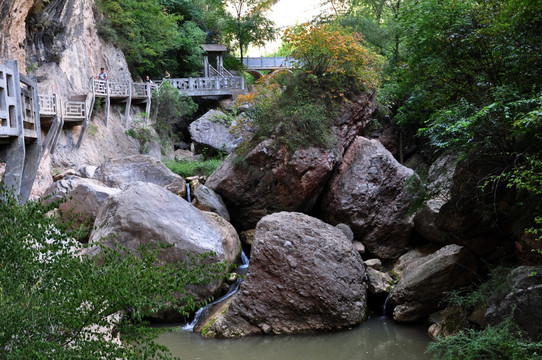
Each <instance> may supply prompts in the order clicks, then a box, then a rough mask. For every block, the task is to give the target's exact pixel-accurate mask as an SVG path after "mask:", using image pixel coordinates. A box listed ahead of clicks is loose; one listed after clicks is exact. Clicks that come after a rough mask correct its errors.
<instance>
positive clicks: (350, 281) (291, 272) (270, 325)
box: [207, 212, 367, 337]
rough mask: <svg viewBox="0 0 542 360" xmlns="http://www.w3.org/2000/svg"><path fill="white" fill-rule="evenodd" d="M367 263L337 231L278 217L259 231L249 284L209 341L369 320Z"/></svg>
mask: <svg viewBox="0 0 542 360" xmlns="http://www.w3.org/2000/svg"><path fill="white" fill-rule="evenodd" d="M364 279H365V270H364V265H363V261H362V259H361V257H360V255H359V254H358V253H357V251H356V250H355V249H354V248H353V246H352V243H351V242H350V241H348V240H347V239H346V237H345V235H344V234H343V233H342V232H341V231H340V230H339V229H337V228H335V227H333V226H331V225H329V224H326V223H324V222H322V221H320V220H318V219H316V218H312V217H310V216H307V215H304V214H300V213H289V212H280V213H275V214H272V215H268V216H266V217H264V218H263V219H262V220H261V221H260V222H259V223H258V225H257V227H256V234H255V239H254V243H253V245H252V253H251V258H250V267H249V270H248V276H247V278H246V280H245V281H244V282H243V283H242V284H241V288H240V290H239V292H238V293H237V295H236V297H235V298H234V299H233V301H232V303H231V305H230V307H229V308H228V310H227V311H226V313H225V314H224V315H222V316H220V317H218V319H217V320H216V321H215V322H214V323H213V324H212V325H210V327H209V328H208V331H207V335H210V336H218V337H236V336H245V335H252V334H267V333H273V334H286V333H299V332H313V331H323V330H332V329H341V328H346V327H349V326H352V325H355V324H359V323H361V322H362V321H363V320H364V319H365V315H366V311H367V304H366V296H367V285H366V283H365V280H364Z"/></svg>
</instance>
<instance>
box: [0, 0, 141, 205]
mask: <svg viewBox="0 0 542 360" xmlns="http://www.w3.org/2000/svg"><path fill="white" fill-rule="evenodd" d="M94 7H95V1H94V0H49V1H38V0H36V1H33V0H0V58H2V59H15V60H17V61H18V63H19V69H20V71H21V72H22V73H28V74H29V75H34V76H36V78H37V80H38V90H39V93H40V94H56V95H57V97H58V98H60V99H63V100H66V99H69V98H70V97H72V96H74V95H86V94H87V93H88V92H89V90H90V87H89V85H90V82H89V80H90V77H91V76H96V75H97V74H98V72H99V69H100V68H101V67H104V68H105V69H106V70H107V72H108V74H109V78H110V79H113V80H119V81H130V80H131V76H130V73H129V71H128V66H127V63H126V60H125V58H124V55H123V54H122V52H121V51H120V50H119V49H118V48H116V47H114V46H113V45H112V44H108V43H105V42H104V41H102V40H101V39H100V38H99V36H98V34H97V30H96V29H97V27H96V21H95V14H94V10H93V8H94ZM123 111H124V110H122V112H123ZM140 111H141V110H139V109H134V112H140ZM132 115H135V113H134V114H132ZM121 118H122V117H121V111H120V109H118V110H116V109H115V108H113V109H112V111H111V112H110V118H109V123H108V126H105V123H104V122H103V109H102V110H101V112H100V110H98V111H97V112H95V113H94V115H93V122H92V123H91V128H92V129H93V130H92V131H90V133H91V134H87V135H86V137H85V140H84V141H83V144H82V146H81V148H80V149H76V148H75V144H76V143H77V139H78V137H79V134H80V131H81V126H80V125H75V126H64V129H63V131H62V133H61V135H60V138H59V141H58V146H57V148H56V150H55V152H54V155H52V156H50V155H49V154H45V156H44V159H43V160H42V164H41V168H40V175H39V176H38V178H37V179H36V182H35V184H36V185H35V187H34V190H33V193H34V194H35V195H41V193H42V192H43V190H44V189H46V188H47V186H49V185H50V184H51V177H50V176H48V174H49V173H51V170H52V168H66V167H73V168H78V167H80V166H83V165H98V164H100V163H102V162H104V161H105V160H107V159H110V158H118V157H123V156H128V155H134V154H137V153H138V152H139V151H138V144H137V142H136V141H135V140H134V139H132V138H130V137H128V136H127V135H126V134H125V130H126V124H124V122H123V121H122V120H121ZM45 131H47V130H45Z"/></svg>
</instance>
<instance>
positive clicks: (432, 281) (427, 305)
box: [389, 245, 478, 321]
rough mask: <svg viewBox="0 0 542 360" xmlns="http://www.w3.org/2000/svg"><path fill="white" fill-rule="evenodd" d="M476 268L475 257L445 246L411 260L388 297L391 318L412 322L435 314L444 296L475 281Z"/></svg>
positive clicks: (466, 252)
mask: <svg viewBox="0 0 542 360" xmlns="http://www.w3.org/2000/svg"><path fill="white" fill-rule="evenodd" d="M477 268H478V265H477V260H476V257H475V256H474V255H473V254H472V253H471V252H470V251H469V250H468V249H467V248H465V247H463V246H459V245H447V246H445V247H443V248H441V249H440V250H438V251H436V252H434V253H432V254H429V255H427V256H422V257H419V258H417V259H415V260H413V261H412V262H410V264H408V265H407V266H406V267H405V268H404V270H403V272H402V276H401V279H400V280H399V282H398V283H397V285H396V286H395V288H394V289H393V291H392V293H391V295H390V298H389V303H390V304H392V305H393V307H394V309H393V318H394V319H395V320H397V321H415V320H418V319H421V318H423V317H425V316H427V315H429V314H431V313H433V312H435V311H436V310H438V308H439V305H440V302H441V300H442V299H443V298H444V296H445V293H446V292H449V291H451V290H455V289H458V288H460V287H463V286H466V285H469V284H470V283H472V282H473V281H474V280H475V279H476V277H477V274H476V271H477Z"/></svg>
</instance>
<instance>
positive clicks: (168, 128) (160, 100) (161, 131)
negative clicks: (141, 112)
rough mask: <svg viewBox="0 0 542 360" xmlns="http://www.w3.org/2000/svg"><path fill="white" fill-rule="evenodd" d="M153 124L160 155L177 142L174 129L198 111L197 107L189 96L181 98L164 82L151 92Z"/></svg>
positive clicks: (177, 92)
mask: <svg viewBox="0 0 542 360" xmlns="http://www.w3.org/2000/svg"><path fill="white" fill-rule="evenodd" d="M152 95H153V98H152V110H151V111H152V113H153V123H154V128H155V130H156V132H157V133H158V136H159V139H160V144H161V147H162V153H163V154H165V153H167V150H168V148H173V145H174V144H175V143H176V142H177V141H178V140H179V138H178V135H177V134H178V132H177V131H176V128H177V127H179V126H181V125H182V124H183V122H184V121H186V119H187V118H188V117H190V116H191V115H192V114H194V113H195V112H196V110H197V109H198V105H197V104H196V103H195V102H194V101H193V100H192V98H191V97H189V96H182V95H181V94H180V93H179V90H177V89H176V88H175V87H174V86H173V85H172V84H171V83H170V82H169V81H164V82H162V84H161V85H160V87H158V89H157V90H156V91H153V94H152Z"/></svg>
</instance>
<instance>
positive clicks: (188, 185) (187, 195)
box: [186, 182, 192, 203]
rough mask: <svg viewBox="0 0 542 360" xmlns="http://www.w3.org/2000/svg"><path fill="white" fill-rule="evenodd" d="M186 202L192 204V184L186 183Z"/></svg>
mask: <svg viewBox="0 0 542 360" xmlns="http://www.w3.org/2000/svg"><path fill="white" fill-rule="evenodd" d="M186 201H188V202H189V203H192V199H191V198H190V182H187V183H186Z"/></svg>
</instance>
